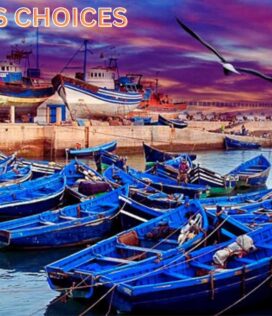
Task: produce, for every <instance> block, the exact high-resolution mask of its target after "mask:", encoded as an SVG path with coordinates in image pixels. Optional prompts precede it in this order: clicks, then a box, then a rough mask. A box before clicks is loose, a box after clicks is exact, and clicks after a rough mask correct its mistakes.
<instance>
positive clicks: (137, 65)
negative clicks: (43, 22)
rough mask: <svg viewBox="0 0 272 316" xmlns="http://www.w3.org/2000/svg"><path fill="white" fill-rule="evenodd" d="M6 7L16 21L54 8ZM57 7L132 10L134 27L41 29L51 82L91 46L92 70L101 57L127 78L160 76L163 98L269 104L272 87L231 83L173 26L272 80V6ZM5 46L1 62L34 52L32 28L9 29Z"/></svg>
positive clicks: (99, 2) (3, 33)
mask: <svg viewBox="0 0 272 316" xmlns="http://www.w3.org/2000/svg"><path fill="white" fill-rule="evenodd" d="M1 2H3V3H1V6H3V7H6V8H8V10H9V12H10V14H11V13H14V11H15V10H16V9H17V8H19V7H21V6H28V7H30V8H31V7H32V6H39V7H40V8H43V7H44V6H47V5H48V3H49V1H45V0H40V1H35V2H34V1H17V0H10V1H5V2H4V1H1ZM50 3H51V1H50ZM53 3H54V5H52V4H50V7H51V8H55V7H59V6H65V7H67V8H71V7H78V8H81V9H82V8H84V7H88V6H91V7H94V8H97V7H98V6H111V7H117V6H123V7H125V8H127V10H128V12H127V18H128V21H129V23H128V26H127V27H126V28H124V29H117V28H112V29H98V28H94V29H86V28H82V27H79V28H77V29H72V28H71V27H70V28H65V29H58V28H56V27H51V28H50V29H45V28H43V27H41V28H40V52H41V62H40V64H41V67H42V71H43V73H44V74H45V75H46V76H47V77H50V76H53V75H54V74H56V73H57V72H59V71H60V70H61V69H62V68H63V66H64V65H65V63H66V62H67V60H68V59H69V58H70V57H71V56H72V55H73V54H74V52H75V50H76V49H77V48H78V47H79V46H80V45H81V42H82V40H83V39H86V38H87V39H89V40H90V41H91V44H90V49H91V50H92V51H93V53H94V54H93V55H90V56H89V66H90V67H91V66H97V65H98V64H100V63H101V62H103V60H102V59H99V56H100V55H101V53H103V54H104V56H105V57H110V56H111V55H117V56H118V59H119V68H120V72H121V73H122V74H125V73H127V72H136V73H142V74H143V75H144V77H145V78H146V79H154V78H155V77H156V73H158V77H159V80H160V86H161V89H162V91H164V92H166V93H168V94H169V95H171V96H174V97H176V98H181V99H185V100H217V101H230V100H233V101H241V100H245V101H255V100H256V101H271V97H272V83H269V82H266V81H264V80H262V79H260V78H257V77H254V76H250V75H246V74H243V75H233V76H230V77H225V76H224V75H223V71H222V67H221V66H220V64H219V63H218V62H217V61H218V59H217V58H216V56H215V55H213V54H212V53H211V52H210V51H208V50H207V49H205V47H203V46H202V45H201V44H200V43H198V42H197V41H196V40H194V39H193V38H191V37H190V36H189V35H188V34H187V33H185V32H184V31H183V30H182V29H181V28H180V27H179V25H178V24H177V22H176V20H175V17H176V16H177V17H179V18H180V19H181V20H182V21H183V22H184V23H186V24H187V25H188V26H189V27H191V28H192V29H193V30H195V31H196V32H198V33H199V34H200V35H201V36H202V37H203V38H205V39H206V40H207V41H208V42H210V43H211V44H212V45H214V46H215V47H216V48H217V49H218V50H219V51H220V52H222V54H223V55H224V56H225V58H226V59H228V60H229V61H231V62H233V63H234V64H235V65H239V66H243V67H244V66H245V67H249V68H254V69H256V70H260V71H262V72H264V73H266V74H272V40H271V34H272V1H271V0H229V1H219V0H207V1H203V0H145V1H138V0H129V1H119V0H114V1H103V0H96V1H85V0H83V1H82V0H80V1H69V2H68V1H60V0H55V1H54V2H53ZM67 3H69V4H67ZM37 4H38V5H37ZM0 38H1V43H2V46H1V47H2V56H1V57H2V59H4V57H5V54H6V53H8V51H9V49H10V45H14V44H16V43H19V44H20V43H21V42H22V40H25V42H26V43H27V44H28V45H33V51H34V49H35V30H34V29H33V28H29V29H26V30H24V29H20V28H19V27H18V26H16V25H15V23H12V22H10V24H9V26H8V27H7V28H5V29H0ZM113 46H114V47H115V48H113ZM34 52H35V51H34ZM81 57H82V56H81ZM79 63H80V56H78V64H79ZM33 66H34V64H33Z"/></svg>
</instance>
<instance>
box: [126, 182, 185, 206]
mask: <svg viewBox="0 0 272 316" xmlns="http://www.w3.org/2000/svg"><path fill="white" fill-rule="evenodd" d="M129 196H130V197H132V198H133V200H136V201H138V202H140V203H142V204H144V205H146V206H149V207H151V208H158V209H173V208H176V207H178V206H179V205H181V204H182V203H183V197H184V195H183V194H179V193H174V194H166V193H164V192H161V191H158V190H155V189H153V188H150V187H148V188H146V189H145V188H142V189H136V188H134V189H130V191H129Z"/></svg>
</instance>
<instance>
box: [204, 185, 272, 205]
mask: <svg viewBox="0 0 272 316" xmlns="http://www.w3.org/2000/svg"><path fill="white" fill-rule="evenodd" d="M271 198H272V189H269V190H260V191H257V192H251V193H244V194H237V195H233V196H222V197H208V198H205V199H201V200H200V203H201V204H202V205H203V206H204V207H205V209H215V208H216V206H217V205H219V206H221V207H229V208H231V207H242V206H244V205H248V204H251V203H258V202H263V201H266V200H269V199H271Z"/></svg>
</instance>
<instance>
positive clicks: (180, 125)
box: [158, 115, 188, 128]
mask: <svg viewBox="0 0 272 316" xmlns="http://www.w3.org/2000/svg"><path fill="white" fill-rule="evenodd" d="M158 122H159V124H161V125H167V126H170V127H174V128H185V127H187V126H188V124H187V123H185V122H184V121H182V120H179V119H169V120H168V119H166V118H165V117H163V116H161V115H159V117H158Z"/></svg>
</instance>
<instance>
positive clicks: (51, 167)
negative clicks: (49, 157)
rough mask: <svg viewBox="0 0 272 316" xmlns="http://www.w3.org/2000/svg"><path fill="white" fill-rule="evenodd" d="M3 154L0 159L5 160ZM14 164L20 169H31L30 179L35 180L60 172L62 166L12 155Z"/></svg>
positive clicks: (0, 154) (5, 157)
mask: <svg viewBox="0 0 272 316" xmlns="http://www.w3.org/2000/svg"><path fill="white" fill-rule="evenodd" d="M7 158H9V157H7V156H6V155H5V154H3V153H0V159H1V161H0V162H2V161H3V160H5V159H7ZM13 162H14V163H16V164H17V165H18V166H20V167H31V170H32V177H31V178H32V179H36V178H39V177H43V176H48V175H51V174H54V173H56V172H60V171H61V170H62V168H63V166H62V165H61V164H59V163H55V162H53V161H44V160H27V159H24V158H18V157H16V155H15V154H14V161H13Z"/></svg>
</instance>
